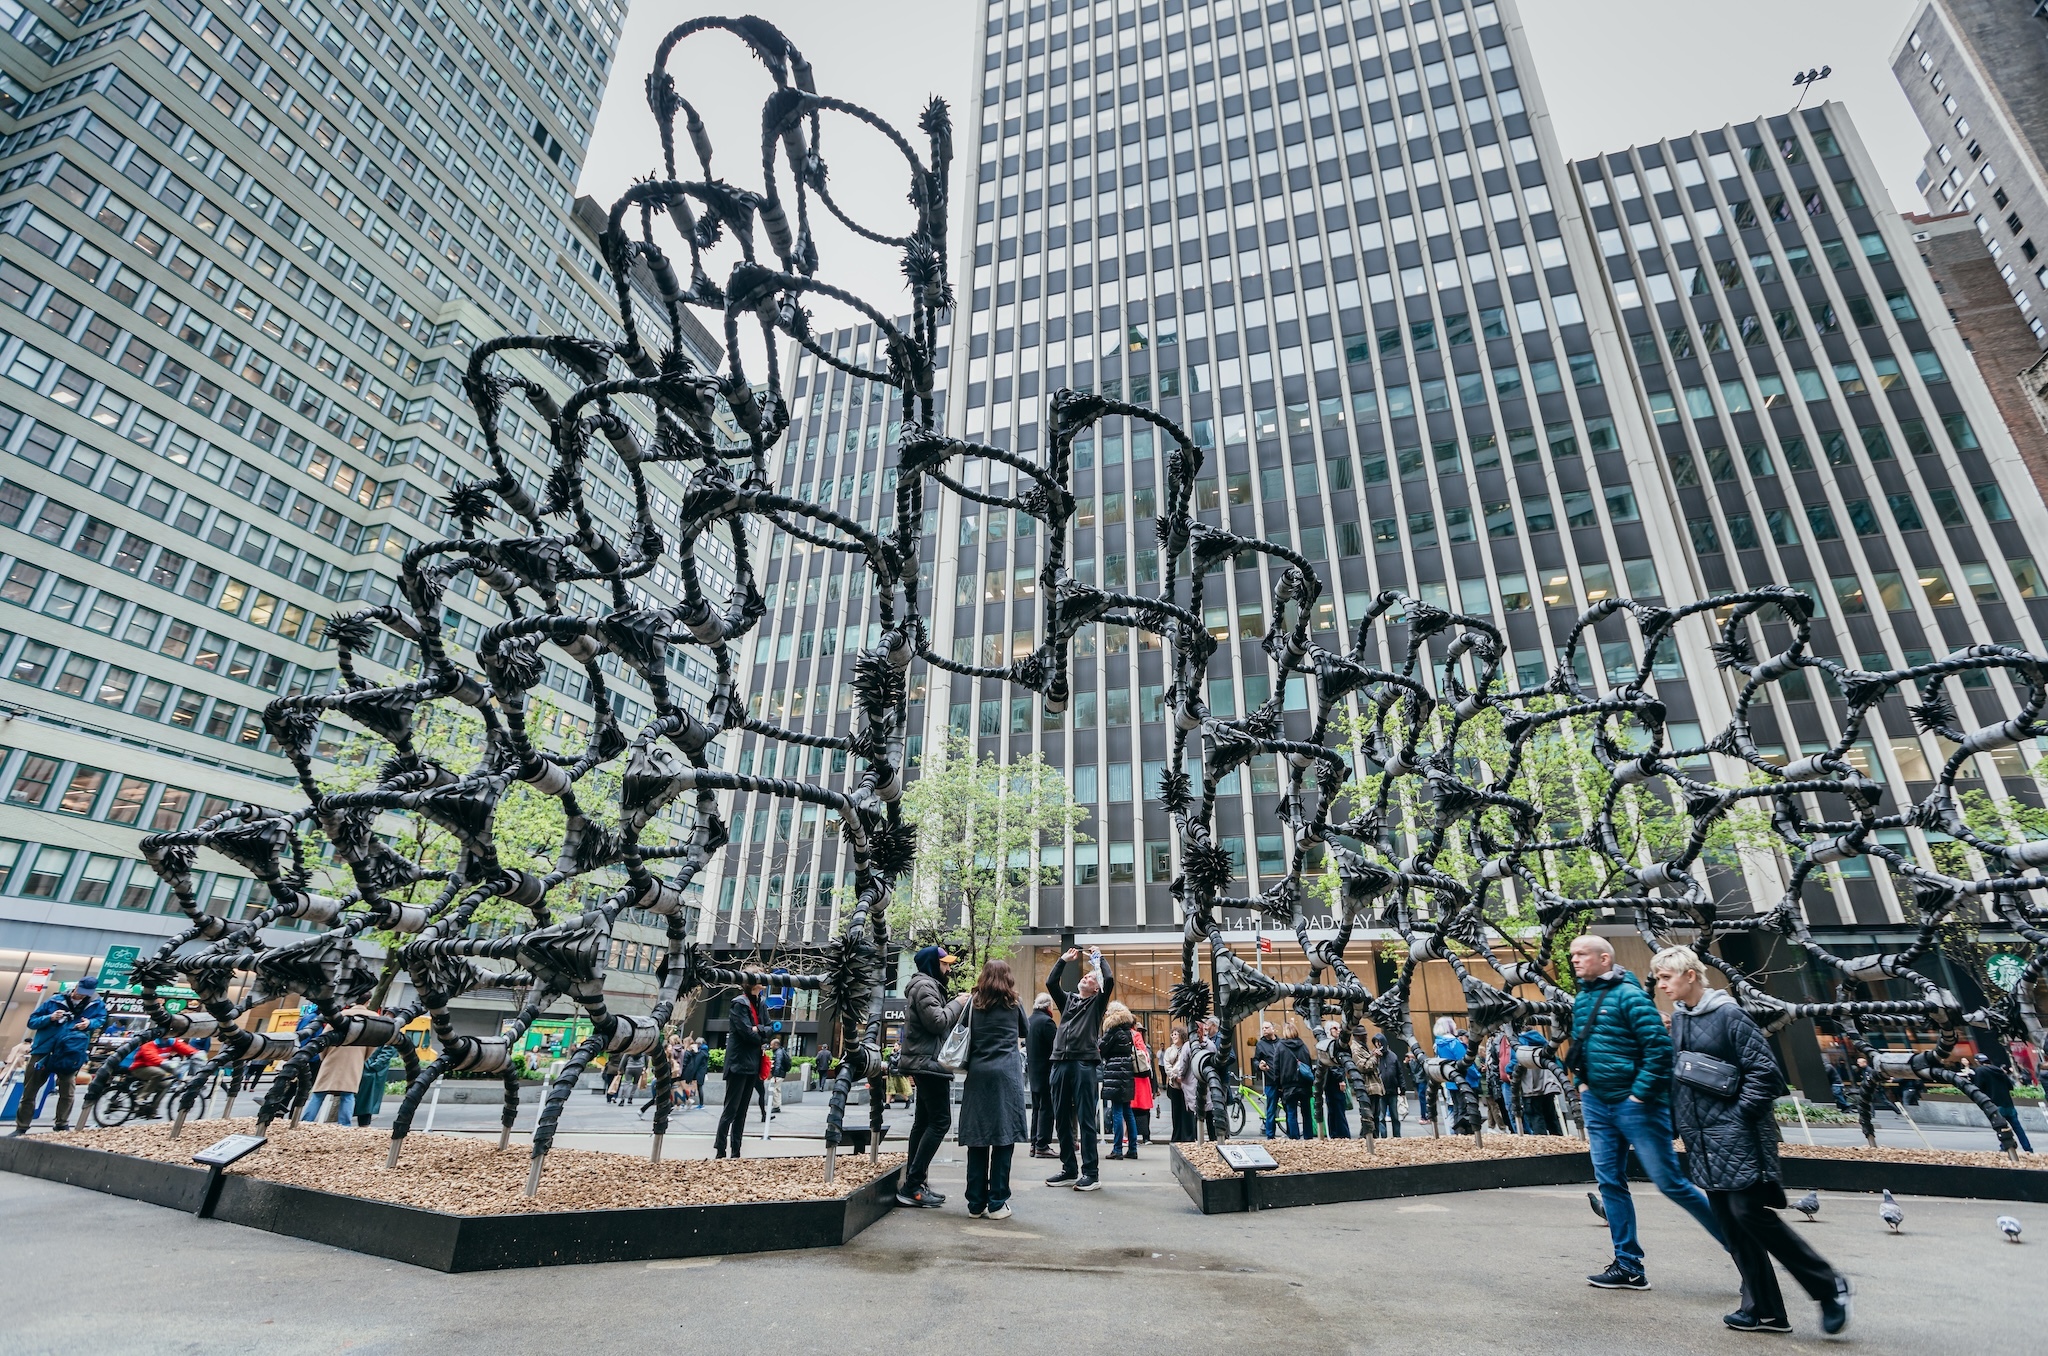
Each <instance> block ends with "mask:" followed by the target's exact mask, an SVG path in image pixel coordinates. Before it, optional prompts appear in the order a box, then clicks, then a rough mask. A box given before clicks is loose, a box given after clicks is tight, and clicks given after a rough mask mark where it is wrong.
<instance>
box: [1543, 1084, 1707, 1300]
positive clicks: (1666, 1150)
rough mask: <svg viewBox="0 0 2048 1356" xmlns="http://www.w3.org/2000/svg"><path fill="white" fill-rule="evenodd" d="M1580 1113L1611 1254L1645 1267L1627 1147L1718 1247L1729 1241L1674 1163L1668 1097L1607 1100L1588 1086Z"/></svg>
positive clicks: (1638, 1267)
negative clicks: (1604, 1210)
mask: <svg viewBox="0 0 2048 1356" xmlns="http://www.w3.org/2000/svg"><path fill="white" fill-rule="evenodd" d="M1579 1107H1580V1114H1581V1115H1583V1116H1584V1117H1585V1121H1586V1139H1587V1140H1588V1141H1589V1142H1590V1144H1591V1147H1592V1150H1593V1178H1594V1180H1595V1181H1597V1182H1599V1183H1600V1200H1601V1203H1602V1204H1603V1205H1605V1206H1606V1207H1607V1232H1608V1233H1610V1234H1612V1235H1613V1236H1614V1257H1615V1260H1616V1261H1618V1262H1620V1263H1621V1264H1622V1265H1623V1266H1625V1267H1627V1268H1628V1269H1629V1270H1631V1271H1636V1272H1640V1271H1641V1270H1642V1269H1643V1245H1642V1244H1641V1243H1640V1242H1639V1241H1638V1240H1637V1238H1636V1203H1635V1198H1634V1197H1633V1196H1631V1195H1630V1194H1629V1189H1628V1151H1629V1150H1630V1149H1631V1148H1633V1149H1634V1150H1635V1151H1636V1159H1637V1161H1638V1162H1640V1163H1641V1164H1642V1165H1643V1171H1645V1172H1647V1173H1648V1174H1649V1175H1650V1180H1651V1181H1652V1182H1655V1183H1656V1184H1657V1190H1659V1191H1661V1192H1663V1193H1664V1195H1665V1196H1666V1197H1668V1198H1669V1199H1670V1200H1671V1201H1672V1202H1673V1203H1674V1204H1676V1205H1679V1206H1682V1207H1683V1208H1684V1209H1685V1211H1686V1213H1687V1214H1689V1215H1691V1216H1692V1217H1693V1218H1694V1219H1696V1220H1698V1221H1699V1222H1700V1227H1701V1228H1702V1229H1705V1230H1706V1231H1707V1232H1708V1233H1709V1234H1711V1235H1712V1236H1713V1239H1714V1241H1715V1242H1716V1243H1719V1244H1720V1245H1721V1246H1722V1247H1724V1248H1725V1247H1727V1246H1728V1238H1727V1235H1725V1234H1723V1233H1722V1232H1721V1222H1720V1221H1719V1220H1718V1219H1716V1218H1715V1217H1714V1207H1713V1205H1712V1204H1711V1203H1710V1202H1709V1201H1708V1200H1707V1193H1706V1192H1704V1191H1701V1190H1700V1189H1699V1188H1698V1187H1696V1186H1694V1185H1693V1184H1692V1179H1691V1178H1689V1177H1687V1176H1686V1175H1685V1173H1684V1171H1683V1170H1682V1169H1681V1168H1680V1167H1679V1166H1678V1153H1677V1151H1676V1150H1674V1149H1673V1148H1672V1147H1671V1106H1670V1104H1669V1103H1667V1102H1635V1101H1630V1100H1629V1099H1628V1098H1626V1097H1624V1098H1622V1100H1620V1101H1618V1102H1609V1101H1605V1100H1603V1099H1602V1098H1600V1097H1598V1096H1596V1095H1595V1094H1594V1093H1592V1092H1590V1091H1588V1092H1585V1093H1583V1094H1581V1095H1580V1098H1579Z"/></svg>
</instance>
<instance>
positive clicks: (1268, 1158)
mask: <svg viewBox="0 0 2048 1356" xmlns="http://www.w3.org/2000/svg"><path fill="white" fill-rule="evenodd" d="M223 1142H225V1141H223ZM1216 1152H1217V1153H1219V1154H1221V1155H1223V1161H1224V1162H1225V1163H1228V1164H1229V1165H1230V1167H1231V1168H1232V1169H1233V1170H1234V1171H1237V1172H1266V1171H1270V1170H1271V1169H1273V1168H1277V1167H1279V1166H1280V1164H1279V1163H1278V1162H1276V1161H1275V1160H1274V1158H1273V1155H1272V1154H1271V1153H1269V1152H1267V1150H1266V1146H1265V1145H1263V1144H1219V1145H1217V1146H1216Z"/></svg>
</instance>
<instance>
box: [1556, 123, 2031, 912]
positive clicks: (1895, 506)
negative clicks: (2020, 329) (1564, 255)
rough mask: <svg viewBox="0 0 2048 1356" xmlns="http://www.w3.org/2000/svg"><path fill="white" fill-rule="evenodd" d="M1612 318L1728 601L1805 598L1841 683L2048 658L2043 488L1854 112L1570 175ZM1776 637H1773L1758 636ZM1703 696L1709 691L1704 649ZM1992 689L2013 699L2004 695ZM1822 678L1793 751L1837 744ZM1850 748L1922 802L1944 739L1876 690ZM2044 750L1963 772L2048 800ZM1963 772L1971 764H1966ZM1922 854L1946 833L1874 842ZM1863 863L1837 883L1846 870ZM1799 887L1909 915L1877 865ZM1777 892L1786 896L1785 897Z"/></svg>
mask: <svg viewBox="0 0 2048 1356" xmlns="http://www.w3.org/2000/svg"><path fill="white" fill-rule="evenodd" d="M1574 170H1575V178H1576V179H1577V181H1578V190H1579V196H1580V198H1581V201H1582V202H1583V203H1584V204H1585V210H1586V215H1587V220H1588V225H1589V227H1590V229H1591V230H1592V232H1593V234H1594V238H1595V240H1596V242H1597V244H1598V248H1599V253H1600V255H1601V258H1602V272H1603V274H1604V276H1605V278H1606V281H1607V293H1608V301H1609V307H1608V308H1604V309H1607V310H1608V313H1609V314H1611V315H1612V316H1613V317H1614V320H1613V323H1614V324H1615V325H1617V326H1618V327H1619V329H1620V331H1621V333H1622V334H1623V335H1624V336H1625V337H1626V341H1627V348H1628V355H1629V365H1630V370H1631V372H1632V374H1633V376H1634V379H1635V385H1636V386H1637V387H1638V394H1639V397H1640V399H1641V401H1642V403H1643V406H1644V408H1645V409H1646V410H1647V411H1648V413H1649V416H1650V419H1651V422H1652V424H1653V426H1654V436H1655V439H1656V441H1655V443H1654V445H1653V450H1654V452H1655V454H1656V459H1657V463H1658V467H1659V470H1660V481H1661V485H1660V487H1659V490H1658V494H1659V497H1660V498H1661V500H1662V507H1661V511H1660V514H1659V517H1660V518H1662V520H1663V521H1665V522H1667V523H1669V524H1671V525H1672V528H1673V529H1674V535H1676V532H1675V529H1676V527H1677V525H1678V524H1683V525H1684V544H1685V547H1686V548H1687V550H1688V553H1689V555H1690V556H1691V559H1692V561H1693V562H1694V564H1695V568H1696V569H1697V570H1698V574H1699V578H1700V580H1701V582H1702V583H1704V585H1705V586H1706V587H1707V588H1708V589H1709V590H1713V591H1720V590H1724V589H1729V588H1743V587H1754V586H1757V585H1762V584H1790V585H1792V586H1793V587H1795V588H1798V589H1801V590H1803V591H1804V592H1806V593H1807V594H1808V596H1810V597H1811V598H1813V599H1814V601H1815V603H1816V614H1817V615H1818V616H1819V617H1820V618H1821V620H1819V621H1817V622H1816V623H1815V648H1816V650H1817V651H1818V652H1820V653H1824V654H1829V655H1832V656H1834V657H1835V658H1838V659H1840V660H1842V661H1843V662H1844V663H1846V664H1847V665H1848V666H1849V667H1851V668H1860V669H1893V668H1898V667H1900V666H1902V665H1911V664H1920V663H1926V662H1928V661H1929V660H1930V659H1931V658H1932V657H1934V656H1937V655H1944V654H1947V653H1949V652H1950V651H1952V650H1955V649H1957V648H1959V647H1961V646H1964V645H1969V644H1972V643H1975V642H1977V641H1980V640H1992V641H1997V642H2000V643H2005V644H2018V645H2021V646H2024V647H2026V648H2028V649H2031V650H2039V649H2040V648H2041V634H2042V620H2043V618H2044V616H2048V613H2044V611H2043V609H2044V608H2048V586H2044V584H2043V582H2042V576H2041V573H2040V566H2039V564H2038V563H2037V561H2039V560H2043V559H2048V553H2043V551H2042V548H2041V546H2040V543H2041V542H2042V541H2043V540H2044V538H2043V537H2042V531H2043V530H2044V528H2048V514H2044V512H2043V509H2042V504H2041V498H2040V495H2039V493H2038V492H2037V491H2036V490H2035V488H2034V482H2033V480H2032V479H2031V477H2030V476H2029V474H2028V471H2027V468H2026V467H2025V465H2024V464H2023V463H2022V461H2021V459H2020V456H2019V452H2018V449H2017V448H2016V447H2015V446H2014V444H2013V440H2012V438H2011V436H2010V435H2009V434H2008V433H2007V431H2006V428H2005V425H2004V424H2003V423H2002V422H2001V421H2000V419H1999V416H1998V411H1997V407H1996V406H1995V404H1993V402H1992V399H1991V395H1990V392H1989V391H1988V390H1987V388H1986V387H1985V385H1984V380H1983V378H1982V377H1981V376H1980V375H1979V373H1978V370H1977V367H1976V365H1975V364H1974V363H1972V362H1971V361H1970V355H1969V353H1968V351H1967V350H1966V349H1965V348H1964V346H1963V344H1962V343H1961V342H1960V341H1959V339H1958V338H1957V335H1956V330H1955V326H1954V323H1953V321H1952V320H1951V319H1950V318H1949V315H1948V311H1947V308H1946V307H1945V306H1944V305H1943V298H1942V296H1941V294H1940V292H1939V291H1938V290H1937V289H1936V287H1935V285H1934V281H1933V279H1932V277H1931V276H1930V275H1929V274H1928V272H1927V269H1926V268H1925V266H1924V265H1923V263H1922V261H1921V258H1920V255H1919V252H1918V250H1917V248H1916V244H1915V235H1916V232H1917V231H1918V230H1919V229H1920V224H1919V223H1916V222H1914V221H1911V220H1909V219H1907V218H1903V217H1901V216H1900V215H1898V213H1897V212H1896V211H1895V210H1894V209H1893V208H1892V207H1891V205H1890V204H1889V203H1888V202H1886V201H1885V197H1884V191H1883V189H1882V188H1881V186H1880V181H1879V176H1878V171H1877V168H1876V166H1875V165H1874V164H1873V163H1872V162H1871V160H1870V158H1869V156H1868V155H1867V154H1866V153H1865V151H1864V149H1863V146H1862V143H1861V141H1860V139H1859V138H1858V137H1857V135H1856V132H1855V128H1854V127H1853V126H1852V125H1851V123H1850V122H1849V119H1848V117H1847V116H1846V113H1845V112H1844V110H1843V109H1842V107H1841V106H1840V105H1839V104H1825V105H1823V106H1821V107H1819V108H1812V109H1807V110H1804V111H1803V112H1800V113H1797V114H1793V115H1789V116H1780V117H1772V118H1763V119H1759V120H1757V121H1756V122H1753V123H1742V124H1736V125H1733V126H1728V127H1723V128H1719V129H1715V130H1711V131H1704V132H1699V133H1696V134H1693V135H1689V136H1677V137H1672V138H1670V139H1668V140H1665V141H1661V142H1657V143H1654V144H1650V145H1643V146H1635V147H1631V148H1630V149H1628V150H1625V151H1618V152H1615V153H1613V154H1611V155H1605V156H1601V157H1598V158H1595V159H1589V160H1585V161H1581V162H1579V163H1578V164H1577V165H1576V166H1575V167H1574ZM1767 634H1768V635H1769V636H1770V638H1773V639H1782V637H1783V628H1767ZM1685 663H1686V666H1687V668H1688V671H1689V677H1690V678H1691V679H1692V685H1693V686H1694V687H1695V688H1696V689H1697V688H1698V687H1700V686H1702V684H1703V682H1704V683H1711V684H1713V685H1715V686H1719V685H1720V682H1719V680H1718V679H1715V678H1714V677H1713V676H1712V675H1711V674H1710V671H1709V670H1708V669H1707V668H1706V667H1705V666H1704V663H1703V662H1702V661H1701V659H1700V658H1699V657H1695V656H1690V655H1688V656H1686V657H1685ZM1994 688H1997V689H2000V690H1993V689H1994ZM1960 695H1961V696H1962V698H1963V699H1964V701H1965V702H1966V703H1967V705H1968V707H1969V708H1970V709H1967V710H1965V711H1964V712H1963V714H1962V722H1963V725H1964V726H1965V727H1966V728H1973V729H1974V728H1976V727H1978V726H1980V725H1985V724H1990V723H1992V722H1994V721H1997V720H2001V719H2003V718H2004V716H2003V715H2001V714H2000V713H2001V712H2003V711H2005V710H2007V709H2008V708H2010V707H2011V706H2012V705H2013V704H2014V703H2015V702H2016V701H2023V700H2024V698H2020V697H2015V695H2014V693H2013V691H2012V690H2011V689H2010V687H2008V686H2006V684H2005V679H2004V677H2003V676H2002V675H2001V676H1999V677H1997V678H1994V679H1990V680H1988V681H1985V682H1983V683H1982V684H1981V685H1980V686H1979V687H1978V688H1977V689H1976V690H1974V691H1973V690H1969V689H1967V688H1966V689H1965V690H1964V692H1963V693H1962V694H1960ZM1824 696H1825V694H1823V693H1821V692H1819V691H1817V690H1816V688H1815V687H1814V686H1813V685H1809V684H1799V683H1794V684H1792V685H1790V686H1789V687H1788V686H1786V685H1784V684H1779V685H1777V688H1776V691H1775V693H1774V694H1773V697H1772V704H1771V706H1770V708H1769V709H1768V710H1758V711H1757V712H1756V713H1755V715H1754V717H1753V729H1752V733H1753V735H1754V736H1755V738H1756V739H1757V741H1758V742H1759V744H1760V745H1767V746H1771V747H1772V749H1773V752H1782V753H1783V755H1784V756H1785V757H1787V758H1797V757H1799V756H1800V755H1801V754H1803V753H1810V752H1814V751H1817V750H1819V749H1823V748H1826V747H1828V746H1829V745H1830V744H1831V743H1833V742H1834V741H1835V740H1836V739H1837V738H1838V737H1839V736H1840V734H1841V731H1840V730H1839V729H1838V728H1837V727H1836V724H1835V722H1834V716H1835V710H1834V708H1833V707H1832V706H1831V705H1830V704H1829V703H1827V702H1826V701H1823V700H1813V699H1816V698H1822V697H1824ZM1860 734H1861V737H1860V738H1859V739H1858V741H1857V742H1856V744H1855V745H1854V747H1853V748H1852V751H1851V753H1850V758H1851V761H1852V762H1855V763H1857V764H1858V765H1859V766H1862V767H1866V768H1869V769H1870V770H1871V771H1872V774H1873V775H1875V776H1877V777H1879V779H1880V780H1882V781H1884V782H1885V783H1886V784H1887V785H1889V786H1891V787H1893V788H1895V792H1894V795H1895V802H1894V803H1898V802H1903V801H1905V800H1908V799H1918V798H1920V797H1922V796H1924V795H1926V794H1927V792H1928V790H1929V786H1930V782H1931V779H1932V775H1933V774H1932V771H1931V769H1932V768H1935V767H1939V766H1940V764H1941V762H1942V761H1943V760H1945V759H1946V758H1947V757H1948V756H1949V755H1950V754H1951V753H1952V752H1953V751H1954V746H1953V745H1949V744H1947V743H1946V742H1945V741H1941V740H1938V739H1936V738H1935V737H1933V736H1931V735H1925V734H1922V733H1920V731H1919V729H1918V727H1917V726H1916V725H1915V724H1914V722H1913V720H1912V719H1911V717H1910V715H1909V714H1908V712H1907V711H1906V709H1905V705H1904V703H1903V702H1902V701H1900V700H1897V699H1894V700H1891V701H1887V702H1886V703H1884V705H1883V706H1882V707H1881V708H1880V709H1879V710H1878V712H1877V713H1876V716H1875V719H1874V720H1873V721H1872V722H1871V724H1870V725H1869V726H1868V727H1867V728H1866V729H1864V730H1862V731H1861V732H1860ZM2036 753H2037V751H2036V750H2035V749H2034V748H2033V742H2032V741H2023V744H2022V746H2021V747H2018V748H2009V749H2004V750H2001V751H2000V752H1999V753H1997V754H1995V755H1993V756H1992V758H1991V762H1992V764H1993V766H1992V767H1990V768H1986V767H1984V765H1983V764H1984V761H1985V760H1983V759H1976V760H1973V762H1972V766H1973V767H1974V769H1975V771H1976V772H1977V773H1978V774H1979V775H1981V776H1982V777H1983V780H1984V782H1985V784H1986V785H1987V787H1988V788H1989V789H1991V790H1993V791H1995V792H2003V793H2007V794H2016V795H2021V796H2024V797H2027V798H2029V799H2034V800H2038V798H2039V791H2038V789H2037V788H2036V786H2035V784H2034V781H2033V778H2032V776H2031V775H2030V766H2031V764H2032V762H2033V760H2034V758H2035V757H2036ZM1966 775H1967V774H1966ZM1879 837H1880V839H1881V840H1883V841H1885V842H1886V844H1887V846H1890V847H1892V848H1894V849H1897V850H1899V851H1912V852H1916V853H1918V854H1919V855H1920V857H1921V860H1922V861H1923V862H1926V863H1927V864H1929V865H1932V864H1933V857H1932V855H1931V854H1932V852H1933V849H1934V846H1935V844H1936V843H1937V842H1938V841H1939V840H1940V837H1941V836H1940V835H1939V834H1930V833H1928V832H1925V831H1923V830H1921V829H1918V828H1915V829H1910V830H1901V829H1892V830H1883V831H1881V832H1880V834H1879ZM1845 866H1846V867H1848V868H1849V869H1847V870H1844V869H1843V868H1844V867H1845ZM1827 873H1828V877H1829V879H1828V880H1827V882H1826V886H1827V888H1826V889H1815V888H1812V886H1809V888H1808V889H1807V890H1806V892H1805V895H1804V899H1805V903H1806V907H1807V914H1808V917H1809V919H1810V920H1811V921H1812V922H1814V923H1815V924H1816V925H1826V924H1853V925H1859V926H1883V925H1884V924H1887V923H1897V922H1899V921H1901V920H1902V919H1903V918H1905V917H1908V916H1910V913H1911V901H1910V900H1901V899H1899V898H1897V897H1896V895H1895V893H1894V891H1893V889H1892V884H1891V880H1890V878H1889V876H1888V875H1887V876H1885V877H1884V878H1883V879H1881V880H1873V879H1872V878H1871V872H1870V869H1869V865H1868V863H1867V862H1865V861H1863V860H1862V859H1860V858H1859V859H1855V860H1853V861H1852V862H1849V863H1838V864H1835V865H1832V866H1830V867H1828V868H1827ZM1775 893H1776V890H1775V888H1774V890H1773V896H1775Z"/></svg>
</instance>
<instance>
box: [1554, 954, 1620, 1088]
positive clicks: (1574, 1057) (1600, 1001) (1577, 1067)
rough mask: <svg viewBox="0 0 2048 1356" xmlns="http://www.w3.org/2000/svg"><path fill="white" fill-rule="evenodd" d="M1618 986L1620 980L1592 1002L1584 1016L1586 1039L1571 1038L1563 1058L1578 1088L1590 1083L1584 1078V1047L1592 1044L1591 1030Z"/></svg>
mask: <svg viewBox="0 0 2048 1356" xmlns="http://www.w3.org/2000/svg"><path fill="white" fill-rule="evenodd" d="M1620 984H1621V981H1620V980H1616V981H1614V983H1612V984H1609V985H1608V986H1607V992H1605V993H1603V994H1601V995H1600V996H1599V997H1598V998H1596V999H1595V1000H1593V1011H1592V1012H1590V1013H1588V1014H1587V1015H1586V1038H1585V1039H1584V1040H1580V1039H1579V1038H1578V1037H1577V1036H1576V1035H1574V1036H1573V1037H1572V1049H1571V1053H1570V1054H1569V1055H1567V1056H1566V1057H1565V1062H1564V1066H1565V1068H1567V1069H1569V1070H1571V1074H1572V1078H1573V1080H1574V1081H1575V1082H1577V1083H1578V1085H1579V1086H1580V1087H1585V1086H1586V1085H1587V1083H1588V1082H1590V1080H1589V1079H1588V1078H1587V1076H1586V1046H1587V1045H1589V1044H1591V1043H1592V1040H1593V1028H1594V1027H1595V1026H1597V1025H1599V1022H1600V1012H1601V1009H1603V1008H1605V1007H1606V1006H1607V1000H1608V999H1610V998H1612V997H1614V991H1615V989H1616V988H1618V987H1619V986H1620Z"/></svg>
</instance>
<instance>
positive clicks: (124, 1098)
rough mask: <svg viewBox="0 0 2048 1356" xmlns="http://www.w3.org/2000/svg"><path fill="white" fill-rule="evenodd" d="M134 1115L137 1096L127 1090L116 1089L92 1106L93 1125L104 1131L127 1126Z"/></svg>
mask: <svg viewBox="0 0 2048 1356" xmlns="http://www.w3.org/2000/svg"><path fill="white" fill-rule="evenodd" d="M134 1114H135V1095H134V1094H133V1093H131V1092H129V1091H128V1089H126V1088H115V1089H114V1090H113V1091H112V1092H110V1093H108V1094H107V1095H106V1096H104V1097H102V1098H100V1099H99V1100H98V1101H97V1102H94V1103H93V1104H92V1123H93V1124H94V1125H97V1126H99V1127H100V1129H102V1130H111V1129H113V1128H114V1127H115V1126H117V1125H126V1124H127V1123H128V1118H129V1117H130V1116H133V1115H134Z"/></svg>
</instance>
